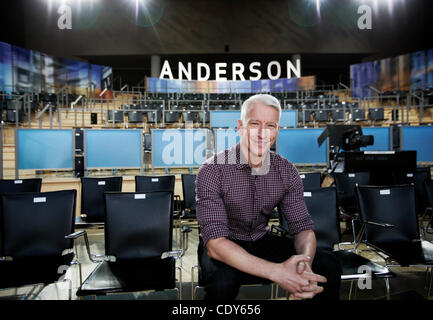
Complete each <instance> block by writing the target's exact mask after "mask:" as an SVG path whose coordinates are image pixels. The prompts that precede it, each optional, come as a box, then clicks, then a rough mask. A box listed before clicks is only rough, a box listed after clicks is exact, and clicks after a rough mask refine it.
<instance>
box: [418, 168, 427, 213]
mask: <svg viewBox="0 0 433 320" xmlns="http://www.w3.org/2000/svg"><path fill="white" fill-rule="evenodd" d="M430 180H431V173H430V167H418V168H416V171H415V205H416V212H417V213H418V214H423V213H424V211H425V209H426V208H427V206H428V199H427V194H426V190H425V188H424V184H425V182H426V181H430Z"/></svg>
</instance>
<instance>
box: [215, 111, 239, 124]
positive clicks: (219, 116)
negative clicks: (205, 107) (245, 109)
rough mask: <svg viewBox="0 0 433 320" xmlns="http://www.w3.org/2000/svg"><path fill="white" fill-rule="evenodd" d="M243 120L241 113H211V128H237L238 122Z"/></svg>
mask: <svg viewBox="0 0 433 320" xmlns="http://www.w3.org/2000/svg"><path fill="white" fill-rule="evenodd" d="M240 119H241V112H240V111H211V112H210V127H211V128H237V127H238V120H240Z"/></svg>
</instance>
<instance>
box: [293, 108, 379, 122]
mask: <svg viewBox="0 0 433 320" xmlns="http://www.w3.org/2000/svg"><path fill="white" fill-rule="evenodd" d="M349 117H350V119H351V120H352V121H355V122H361V121H373V122H374V121H379V122H380V121H384V120H385V113H384V109H383V108H369V109H361V108H353V109H342V108H337V109H330V110H326V109H324V110H312V109H307V110H303V109H298V122H306V123H307V122H313V121H315V122H331V121H332V122H345V121H348V120H349Z"/></svg>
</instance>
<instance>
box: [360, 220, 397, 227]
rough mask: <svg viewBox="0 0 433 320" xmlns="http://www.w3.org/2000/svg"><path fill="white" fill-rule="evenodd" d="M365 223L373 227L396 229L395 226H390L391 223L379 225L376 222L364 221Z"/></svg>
mask: <svg viewBox="0 0 433 320" xmlns="http://www.w3.org/2000/svg"><path fill="white" fill-rule="evenodd" d="M363 223H365V224H370V225H372V226H378V227H382V228H393V227H394V225H393V224H389V223H379V222H374V221H364V222H363Z"/></svg>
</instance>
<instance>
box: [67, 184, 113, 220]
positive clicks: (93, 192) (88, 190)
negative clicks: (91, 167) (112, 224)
mask: <svg viewBox="0 0 433 320" xmlns="http://www.w3.org/2000/svg"><path fill="white" fill-rule="evenodd" d="M121 191H122V177H107V178H102V177H101V178H93V177H92V178H90V177H81V216H80V217H78V218H77V220H76V222H75V223H76V225H77V226H83V227H86V226H97V225H103V224H104V215H105V213H104V192H121Z"/></svg>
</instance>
